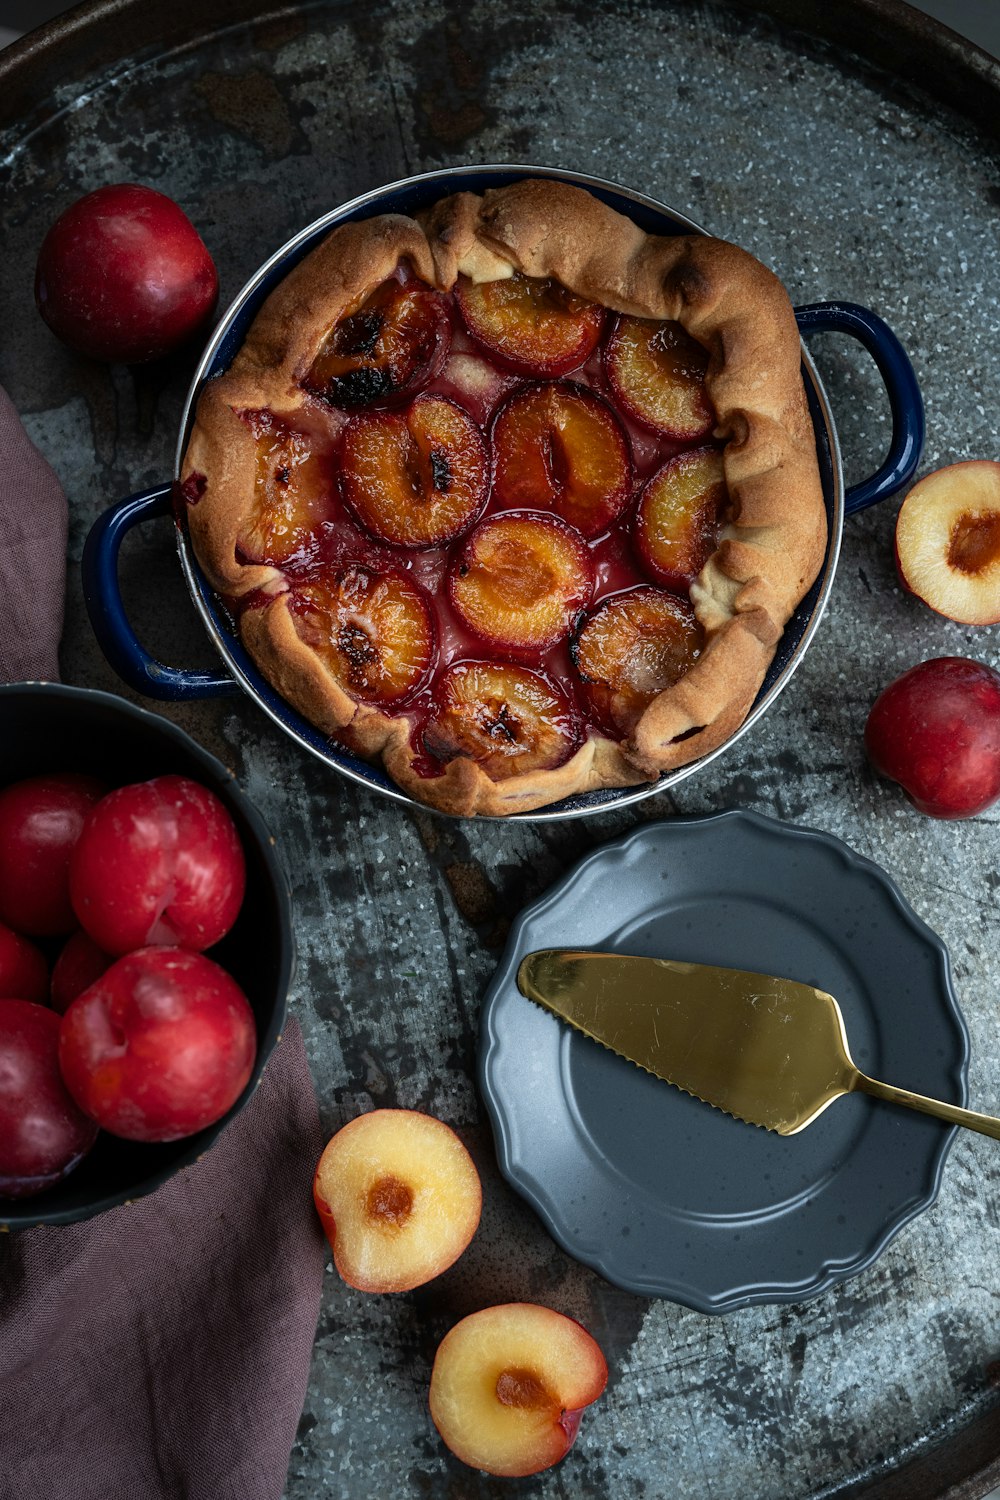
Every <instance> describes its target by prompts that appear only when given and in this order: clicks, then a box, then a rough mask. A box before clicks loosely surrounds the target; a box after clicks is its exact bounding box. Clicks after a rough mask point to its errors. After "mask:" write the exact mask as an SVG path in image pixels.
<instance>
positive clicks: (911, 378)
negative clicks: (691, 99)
mask: <svg viewBox="0 0 1000 1500" xmlns="http://www.w3.org/2000/svg"><path fill="white" fill-rule="evenodd" d="M526 176H534V177H546V178H550V179H552V180H555V181H561V182H567V183H571V184H573V185H577V186H581V187H584V188H586V189H587V190H588V191H590V192H591V193H593V194H595V196H597V197H599V198H600V199H601V200H602V201H604V202H606V203H608V204H610V205H611V206H612V207H614V208H615V209H617V210H618V211H619V212H622V213H624V214H626V215H628V216H630V217H631V218H633V219H634V220H635V221H636V222H638V223H639V224H640V226H641V227H643V228H646V229H647V230H650V229H651V230H653V231H654V232H661V233H662V232H667V233H691V234H705V233H706V231H705V230H703V229H702V228H701V227H700V226H699V225H697V224H695V223H693V221H692V220H690V219H689V218H688V217H687V216H686V215H684V214H681V213H680V212H678V211H676V210H674V209H672V208H669V207H667V206H666V205H664V204H661V203H658V202H657V201H656V200H655V199H652V198H650V197H648V196H647V195H645V194H642V193H639V192H637V191H635V190H632V189H627V188H622V187H619V186H618V185H616V184H614V183H610V182H607V181H605V180H604V179H601V178H596V177H593V176H591V175H589V174H584V173H579V172H570V171H567V170H564V169H561V168H556V167H540V166H537V165H534V164H523V163H521V164H486V165H476V166H464V167H448V168H443V169H440V170H437V171H432V172H424V173H419V174H416V175H413V176H409V177H406V178H402V179H400V180H399V181H397V182H394V183H389V184H387V185H384V186H381V187H379V188H376V189H374V190H372V191H370V192H367V193H364V194H361V195H359V196H358V197H356V198H353V199H351V200H350V201H349V202H347V203H345V204H342V205H340V206H339V207H337V208H335V209H333V210H331V211H330V212H329V213H326V214H324V215H322V216H321V217H320V218H318V219H317V220H315V221H314V222H313V223H311V224H309V225H307V226H306V227H305V228H303V229H302V230H300V231H299V232H298V233H297V234H296V235H294V236H293V237H292V238H291V239H290V240H288V241H287V242H286V243H285V244H284V245H282V246H281V247H280V248H279V249H278V250H276V251H275V252H274V254H273V255H271V256H270V257H269V258H268V259H267V260H266V261H265V262H264V264H263V265H262V266H261V267H260V268H259V269H258V270H257V271H256V272H255V273H254V275H253V276H252V277H251V278H250V279H249V281H248V282H247V283H246V284H245V286H244V287H243V288H242V289H241V291H240V292H239V293H238V294H237V296H236V297H235V299H234V300H233V302H232V303H231V304H230V306H229V308H228V309H227V311H226V312H225V314H224V315H223V317H222V318H221V320H220V322H219V324H218V326H217V328H216V330H215V332H214V333H213V335H212V337H211V338H210V340H209V342H208V344H207V346H206V348H205V350H204V353H203V355H202V358H201V361H200V363H199V365H198V368H197V370H196V371H195V374H194V377H193V379H192V381H191V385H190V388H189V391H188V397H187V401H186V403H185V407H184V412H183V415H182V419H181V422H180V425H179V430H178V442H177V450H176V455H175V475H174V481H172V483H170V484H164V485H160V486H158V487H155V488H154V489H152V490H148V491H144V492H141V493H140V494H138V495H133V496H129V497H127V498H126V499H125V500H123V501H121V502H119V503H118V504H117V505H114V506H112V507H111V509H110V510H109V511H107V512H105V513H104V514H103V515H102V516H100V517H99V518H98V519H97V521H96V522H95V523H94V526H93V527H92V529H91V532H90V535H89V536H88V538H87V543H86V546H85V549H84V555H83V579H84V594H85V598H86V602H87V606H88V609H89V611H90V616H91V621H92V623H93V625H94V630H95V633H96V634H97V637H98V640H99V641H100V644H101V646H102V648H103V649H104V651H105V654H106V655H107V656H108V658H109V660H110V661H111V662H112V665H113V666H114V667H115V669H116V670H117V671H118V672H119V674H120V675H121V676H122V677H123V678H124V680H125V681H126V682H128V683H129V685H130V686H131V687H133V688H135V689H136V690H138V691H140V692H142V691H145V692H147V693H149V694H150V695H152V696H156V697H164V698H182V697H187V696H211V695H212V694H213V693H216V692H230V691H232V690H233V689H234V687H237V688H241V689H242V690H243V691H245V692H246V693H247V695H248V696H249V697H250V698H251V699H252V700H253V701H254V702H255V703H256V704H257V705H258V707H260V708H261V709H262V710H263V711H264V712H265V713H266V714H267V715H268V716H269V717H270V718H271V719H272V720H273V721H274V722H275V723H276V724H277V725H278V726H279V727H280V728H281V729H283V730H284V731H285V732H286V733H287V734H289V735H290V736H291V737H292V738H293V739H294V740H296V741H297V742H298V743H299V744H300V745H301V746H302V747H303V748H304V749H306V750H308V751H310V752H311V753H312V754H313V755H315V756H316V757H317V758H318V759H320V760H322V761H323V762H324V763H325V764H326V765H328V766H330V767H332V768H333V769H334V770H336V771H338V772H340V773H341V774H342V775H344V776H346V777H347V778H348V779H350V780H352V781H355V782H357V783H360V784H362V785H364V786H366V787H368V788H369V789H371V790H375V791H377V792H379V793H381V794H382V795H385V796H387V797H389V798H391V799H392V800H394V801H397V802H400V803H402V804H404V805H406V806H410V807H414V808H424V807H425V804H424V803H422V802H420V801H419V800H418V799H416V798H412V797H410V796H408V795H407V794H406V793H405V792H404V791H402V789H401V788H400V787H398V786H397V785H396V783H395V782H394V781H393V780H392V779H391V777H390V776H389V775H388V774H387V773H386V771H385V770H384V769H383V767H382V766H381V765H376V764H372V763H370V762H367V761H365V760H362V759H361V758H360V757H358V756H356V755H354V754H352V753H351V752H350V751H348V750H347V749H346V748H345V747H343V746H341V745H339V744H337V743H336V741H335V740H333V739H331V738H330V737H329V736H327V735H325V734H323V733H322V732H321V731H320V730H319V729H317V728H316V727H315V726H314V725H312V724H311V723H310V722H309V721H308V720H307V719H306V718H305V716H304V715H303V714H301V713H300V712H299V711H298V710H297V709H296V708H294V707H293V706H292V705H291V704H290V703H288V702H287V700H285V699H284V698H283V697H282V696H281V695H280V693H278V692H277V690H276V689H275V688H274V687H273V686H272V685H271V684H270V683H269V682H268V681H267V680H266V679H265V677H264V675H263V673H262V672H261V671H260V670H259V669H258V668H257V666H256V664H255V663H254V661H253V660H252V658H251V657H250V655H249V653H248V652H247V651H246V649H245V648H244V647H243V644H242V642H241V641H240V640H239V638H238V635H237V633H236V632H235V630H234V627H233V622H232V619H231V616H230V615H229V613H228V611H227V610H226V609H225V607H224V606H223V605H222V604H221V603H220V601H219V599H218V598H217V596H216V594H215V593H214V591H213V590H212V589H211V587H210V586H209V584H208V582H207V580H206V579H205V577H204V575H203V574H202V572H201V569H200V568H199V566H198V564H197V560H196V559H195V557H194V555H193V549H192V547H191V544H190V541H189V538H188V534H187V531H186V528H185V526H184V523H183V515H182V513H181V512H182V510H183V507H180V506H178V507H177V508H176V510H175V514H174V520H175V536H176V543H177V549H178V554H179V558H180V564H181V569H182V571H183V574H184V577H185V580H186V582H187V585H188V590H189V593H190V595H191V598H192V599H193V601H194V604H195V607H196V609H197V611H198V613H199V615H200V617H201V620H202V624H203V625H204V628H205V630H206V633H207V634H208V636H209V638H210V639H211V641H212V642H213V645H214V646H215V649H216V650H217V651H218V653H219V655H220V656H221V657H222V660H223V662H224V663H225V665H226V668H227V672H226V674H225V675H223V676H221V677H219V676H213V675H212V674H210V673H197V674H186V673H184V672H182V671H179V670H177V669H175V668H169V667H165V666H164V665H163V664H162V663H159V662H156V661H155V660H154V659H153V658H152V657H150V656H149V654H148V653H147V652H146V651H145V649H144V648H143V647H142V646H141V644H140V643H139V641H138V640H137V638H136V637H135V635H134V633H133V632H132V629H131V626H130V625H129V622H128V619H127V616H126V613H125V610H124V607H123V606H122V603H121V596H120V592H119V588H118V582H117V555H118V548H119V546H120V542H121V538H122V536H123V535H124V534H125V532H126V531H127V530H128V529H130V528H131V527H132V526H134V525H137V524H140V523H141V522H142V521H144V520H147V519H150V518H151V517H152V516H155V515H160V514H165V513H166V512H167V511H168V509H170V507H171V493H172V488H173V485H174V484H176V481H177V480H178V479H179V477H180V473H181V468H182V463H183V455H184V451H185V449H186V446H187V442H188V437H189V434H190V430H191V425H192V423H193V420H194V413H195V406H196V402H197V398H198V395H199V394H200V391H201V389H202V388H203V386H204V385H205V383H206V382H207V381H208V380H210V379H212V378H213V377H214V376H216V375H218V374H219V373H220V372H221V371H223V370H225V369H226V368H227V367H228V365H229V364H230V363H231V361H232V359H233V358H234V356H235V354H236V352H237V350H238V349H239V347H240V346H241V344H242V342H243V340H244V339H245V337H246V335H247V331H248V329H249V326H250V324H251V322H252V320H253V318H254V316H255V315H256V313H257V311H258V310H259V308H260V307H261V306H262V304H263V302H264V301H265V299H266V297H267V296H268V295H269V293H270V292H271V291H272V290H273V288H274V287H275V286H276V285H277V284H278V283H279V282H280V281H281V279H282V278H283V277H284V276H286V275H287V274H288V273H289V271H290V270H291V269H292V268H293V267H294V266H295V265H296V264H298V263H299V262H300V261H301V259H302V258H303V257H304V256H305V255H306V254H307V253H308V252H309V251H310V250H311V249H312V248H313V247H314V246H315V245H316V244H318V243H319V242H320V241H321V240H322V239H323V238H324V237H325V236H326V235H327V234H328V233H329V232H330V230H331V229H332V228H334V227H335V226H336V225H338V224H342V223H346V222H350V221H353V220H357V219H359V218H363V217H365V216H369V215H371V214H373V213H376V212H386V211H391V212H397V213H414V212H416V211H419V210H420V209H421V208H424V207H427V206H429V205H430V204H431V203H433V202H434V201H436V199H438V198H439V197H440V196H442V194H444V193H447V192H454V191H456V190H462V189H464V190H473V191H476V190H478V191H482V190H483V189H484V188H486V187H488V186H490V185H495V184H498V183H500V184H502V183H509V182H513V181H517V180H520V179H523V178H524V177H526ZM796 316H797V318H798V320H799V327H800V332H802V333H804V334H811V333H821V332H828V331H835V332H839V333H844V334H848V335H850V336H852V337H855V338H857V339H858V340H859V341H860V342H861V343H862V344H863V345H864V347H865V348H866V349H867V350H868V352H869V353H870V354H871V355H872V357H873V359H874V361H875V364H876V366H877V368H878V370H879V373H880V375H881V376H882V379H883V381H884V384H885V388H886V392H887V395H888V398H889V404H890V407H891V409H892V439H891V442H890V448H889V453H888V455H887V456H886V458H885V460H884V461H883V463H882V464H881V465H880V467H879V468H878V469H877V470H876V472H875V473H874V474H873V475H871V476H870V477H869V478H868V479H866V480H865V481H863V482H862V483H860V484H857V485H853V486H852V487H851V488H850V490H848V491H846V494H845V488H844V481H843V469H842V464H841V458H840V450H839V445H838V439H837V433H836V427H835V423H834V421H833V417H832V414H831V410H830V404H829V401H828V399H827V396H826V393H825V390H824V388H823V384H822V381H821V380H820V377H819V374H818V372H817V370H816V367H815V365H814V364H813V361H812V359H811V357H810V355H809V352H808V350H807V349H806V348H805V345H804V343H802V342H801V340H800V345H801V357H802V368H803V372H804V378H805V391H806V396H807V401H808V404H809V410H810V416H811V419H812V423H813V428H814V432H815V434H816V448H817V459H818V462H819V467H820V473H821V477H822V481H823V490H824V498H825V501H826V506H827V516H828V536H827V548H826V554H825V559H824V563H823V566H822V568H821V570H820V573H819V576H818V577H817V579H816V580H815V582H814V584H813V585H812V587H811V588H810V590H809V591H808V593H807V594H806V596H805V597H804V599H803V600H802V602H801V603H800V605H799V607H798V608H797V609H796V611H795V612H794V614H793V616H792V618H791V619H790V620H789V622H788V624H787V625H786V628H785V631H784V633H783V635H782V638H781V640H780V641H779V643H778V648H777V651H776V653H775V656H774V658H773V660H772V662H771V663H770V666H769V668H768V671H767V674H766V676H765V679H764V683H763V685H762V687H761V689H760V692H759V693H758V695H757V699H756V701H755V703H754V705H753V707H752V708H751V710H750V712H749V714H748V715H747V717H746V718H745V719H744V721H743V723H742V724H741V725H740V727H739V728H738V729H737V730H736V731H735V732H734V733H733V734H732V735H730V737H729V738H728V739H727V740H726V741H725V742H724V743H723V744H722V745H720V746H718V747H717V748H716V749H715V750H713V751H711V752H710V753H709V754H707V755H705V756H702V757H701V758H700V759H699V760H696V761H692V762H691V763H690V764H689V765H686V766H681V767H680V768H678V769H677V770H675V771H672V772H668V773H666V774H665V775H663V776H661V777H660V778H659V779H658V780H657V781H653V782H646V783H643V784H642V785H640V786H638V787H627V788H605V789H601V790H594V791H589V792H584V793H579V794H576V795H573V796H570V797H568V798H565V799H563V800H562V801H560V802H557V803H554V804H552V805H551V806H548V807H542V808H539V809H537V810H533V811H530V812H520V813H514V814H511V815H510V818H511V819H513V820H519V819H528V820H531V821H536V822H545V821H554V820H558V819H564V818H571V817H579V816H582V815H586V814H590V813H596V812H601V811H605V810H607V809H609V808H612V807H624V806H628V805H629V804H631V803H635V802H639V801H641V800H643V799H644V798H646V797H649V796H653V795H655V794H656V793H657V792H660V791H663V790H665V789H666V788H668V787H671V786H674V785H676V784H677V783H678V782H680V781H683V780H684V779H685V778H686V777H688V776H692V775H694V774H695V773H696V772H697V771H699V770H701V769H702V768H703V767H705V766H706V765H708V764H710V763H711V762H712V761H713V760H715V759H716V757H717V756H719V755H722V754H723V753H724V752H725V751H726V750H728V749H729V748H730V746H732V745H733V744H735V743H736V741H737V740H739V739H740V738H741V736H742V735H743V734H745V733H747V732H748V731H749V730H750V729H751V728H752V727H753V725H754V724H755V723H756V722H757V721H758V720H759V719H760V718H761V716H762V715H763V714H764V713H765V712H766V710H767V709H768V708H770V707H771V705H772V703H773V702H774V700H775V699H776V698H777V696H778V694H779V693H780V692H781V691H782V690H783V689H784V688H785V687H786V686H787V684H788V682H789V681H790V679H791V677H792V674H793V673H794V671H795V669H796V668H797V666H798V664H799V662H800V661H801V659H802V657H803V655H804V653H805V651H806V649H807V648H808V646H809V644H810V642H811V641H812V638H813V636H814V635H815V632H816V630H817V628H818V626H819V623H820V620H821V618H822V615H823V612H824V609H825V607H826V603H827V600H828V599H829V596H830V591H831V589H832V586H833V580H834V575H835V572H836V565H837V559H838V556H839V550H840V542H841V535H842V529H843V521H844V516H845V514H846V513H848V512H851V511H854V510H860V509H864V508H865V507H866V506H868V505H871V504H874V503H876V502H877V501H879V500H882V499H885V498H887V497H888V496H890V495H892V494H895V493H896V491H897V490H898V489H899V488H900V487H901V485H903V484H905V483H906V481H907V480H908V478H909V477H910V476H911V475H912V473H913V471H914V470H915V468H916V465H917V462H918V461H919V457H920V451H921V448H922V446H923V436H924V418H923V404H922V400H921V396H920V391H919V387H918V386H917V382H916V377H915V375H914V372H913V369H912V366H911V365H910V363H909V360H908V358H907V356H906V353H905V351H904V350H903V348H902V346H901V345H900V343H899V341H898V339H897V338H896V336H895V334H894V333H893V332H892V330H891V329H890V328H889V327H888V325H887V324H886V323H885V322H884V321H883V320H882V319H881V318H879V317H878V315H877V314H875V313H873V312H871V311H870V310H868V309H867V308H862V307H859V306H857V305H856V304H853V303H836V302H827V303H820V304H816V305H813V306H809V307H804V308H799V309H797V310H796Z"/></svg>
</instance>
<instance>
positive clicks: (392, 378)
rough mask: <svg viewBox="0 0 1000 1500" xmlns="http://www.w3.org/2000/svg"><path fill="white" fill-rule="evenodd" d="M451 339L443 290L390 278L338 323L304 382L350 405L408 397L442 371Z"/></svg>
mask: <svg viewBox="0 0 1000 1500" xmlns="http://www.w3.org/2000/svg"><path fill="white" fill-rule="evenodd" d="M450 341H451V320H450V318H449V316H448V308H447V304H446V302H445V299H444V298H443V297H442V296H441V294H440V292H435V291H434V290H433V289H432V288H431V287H429V286H425V285H424V284H423V283H422V282H407V283H404V282H402V281H399V280H397V279H396V278H395V277H390V278H389V280H388V281H383V282H382V284H381V286H377V287H376V288H375V290H374V291H373V292H372V293H370V295H369V296H368V297H366V298H365V300H364V302H362V303H361V305H360V306H359V307H356V308H354V309H353V310H352V311H351V312H350V313H348V314H347V316H346V317H343V318H341V319H340V320H339V322H337V323H336V324H335V325H334V327H333V328H332V329H331V330H330V332H329V334H328V335H327V338H326V341H325V342H324V344H323V346H322V348H321V349H320V351H319V354H318V355H317V356H316V359H315V360H314V361H313V365H312V368H311V369H310V371H309V373H308V375H307V376H306V378H305V381H304V382H303V384H304V385H305V388H306V390H307V391H310V392H311V393H312V394H313V395H314V396H318V397H319V398H320V399H321V400H322V401H325V402H326V403H327V404H328V405H329V406H338V407H346V408H347V409H351V408H353V407H357V406H369V405H371V404H373V403H374V402H391V401H399V400H405V399H406V398H407V397H408V396H412V395H415V394H416V392H417V391H418V390H420V388H421V386H423V385H426V384H427V382H428V381H429V380H431V379H432V378H433V376H434V375H435V374H436V373H437V371H438V370H439V369H440V367H441V365H442V364H443V363H444V360H445V358H446V356H447V353H448V346H449V343H450Z"/></svg>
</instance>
